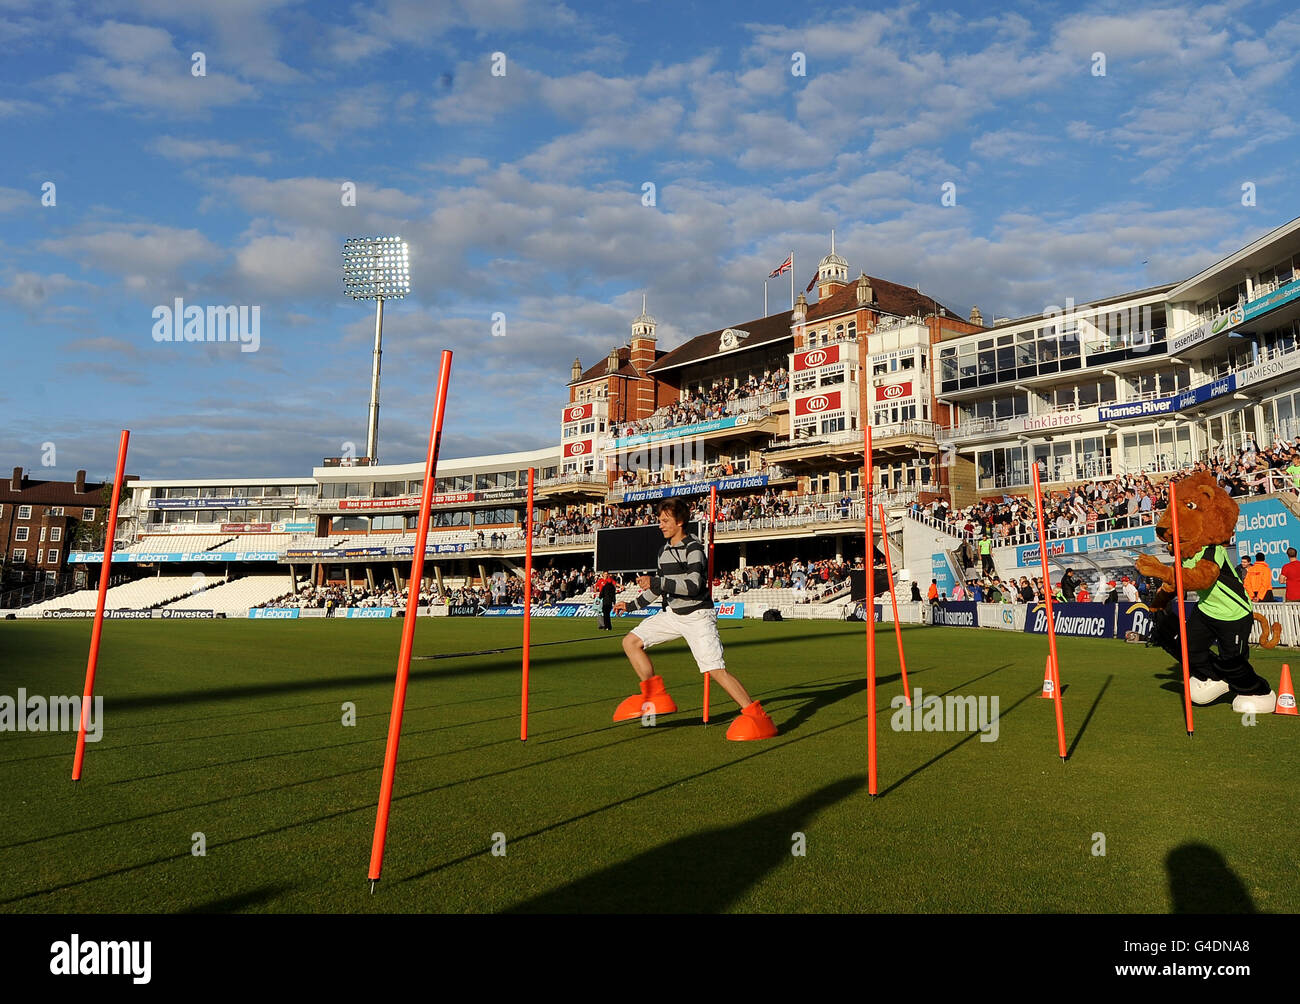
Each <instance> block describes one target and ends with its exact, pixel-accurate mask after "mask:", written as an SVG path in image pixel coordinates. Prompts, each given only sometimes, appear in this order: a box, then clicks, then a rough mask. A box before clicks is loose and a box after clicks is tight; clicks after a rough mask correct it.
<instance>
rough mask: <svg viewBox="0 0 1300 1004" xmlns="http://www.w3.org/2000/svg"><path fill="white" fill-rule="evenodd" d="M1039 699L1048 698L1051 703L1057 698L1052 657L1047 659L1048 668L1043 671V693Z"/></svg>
mask: <svg viewBox="0 0 1300 1004" xmlns="http://www.w3.org/2000/svg"><path fill="white" fill-rule="evenodd" d="M1038 696H1039V697H1046V698H1047V699H1048V700H1049V701H1050V700H1052V698H1054V697H1055V696H1056V684H1054V683H1053V682H1052V657H1051V656H1050V655H1049V656H1048V657H1047V668H1046V669H1045V670H1044V671H1043V692H1042V693H1041V694H1039V695H1038Z"/></svg>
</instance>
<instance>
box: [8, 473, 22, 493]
mask: <svg viewBox="0 0 1300 1004" xmlns="http://www.w3.org/2000/svg"><path fill="white" fill-rule="evenodd" d="M9 490H10V491H11V492H20V491H22V490H23V469H22V468H21V467H15V468H14V475H13V477H12V478H10V479H9Z"/></svg>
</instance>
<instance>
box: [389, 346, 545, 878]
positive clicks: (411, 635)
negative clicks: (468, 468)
mask: <svg viewBox="0 0 1300 1004" xmlns="http://www.w3.org/2000/svg"><path fill="white" fill-rule="evenodd" d="M450 378H451V350H450V349H443V351H442V364H441V367H440V368H439V372H438V396H437V400H436V403H435V404H434V406H433V425H432V427H431V428H430V430H429V452H428V455H427V456H426V457H425V458H424V484H423V486H422V487H421V491H420V522H419V525H418V528H417V529H416V532H415V554H414V555H413V556H412V557H411V577H410V579H409V581H408V582H407V585H406V620H405V622H404V623H403V624H402V649H401V652H400V653H399V654H398V657H397V683H396V685H395V686H394V688H393V709H392V712H391V713H390V714H389V717H388V745H387V746H386V747H385V749H384V777H383V781H382V782H381V783H380V786H379V808H378V811H377V812H376V814H375V838H374V841H373V843H372V844H371V846H370V872H369V875H370V891H371V892H372V893H373V892H374V891H375V883H376V882H378V881H379V873H380V872H381V871H382V870H383V867H384V842H385V841H386V840H387V839H388V810H389V809H390V808H391V806H392V801H393V778H394V777H395V776H396V775H397V747H398V744H399V743H400V742H401V739H402V712H403V710H404V709H405V707H406V683H407V680H408V679H409V678H410V675H411V649H412V647H413V646H414V644H415V614H416V611H417V609H418V608H419V604H420V580H421V579H422V578H423V577H424V547H425V544H426V543H427V542H428V539H429V510H430V509H431V508H432V505H433V481H434V478H435V477H436V476H437V473H438V448H439V447H440V446H441V445H442V420H443V414H444V412H445V410H446V406H447V383H448V381H449V380H450ZM529 529H530V530H531V527H530V528H529Z"/></svg>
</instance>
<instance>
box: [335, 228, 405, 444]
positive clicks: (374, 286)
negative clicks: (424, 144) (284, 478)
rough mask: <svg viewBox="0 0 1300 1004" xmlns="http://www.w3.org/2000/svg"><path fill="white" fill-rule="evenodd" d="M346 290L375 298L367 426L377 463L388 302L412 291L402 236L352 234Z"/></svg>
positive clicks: (345, 272) (357, 296)
mask: <svg viewBox="0 0 1300 1004" xmlns="http://www.w3.org/2000/svg"><path fill="white" fill-rule="evenodd" d="M343 289H344V291H345V292H346V293H347V294H348V296H350V297H352V299H354V300H374V301H375V358H374V366H373V367H372V369H371V373H370V421H369V424H368V425H367V427H366V456H367V457H369V458H370V463H371V464H374V463H375V461H376V459H377V455H378V452H379V359H380V356H381V355H383V351H382V348H381V345H382V338H383V327H384V301H385V300H400V299H401V298H402V297H404V296H406V294H407V293H409V292H410V291H411V273H410V268H409V266H408V264H407V247H406V242H405V241H404V240H402V238H400V237H349V238H348V239H347V240H346V241H345V242H344V244H343Z"/></svg>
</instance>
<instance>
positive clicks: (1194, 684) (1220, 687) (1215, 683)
mask: <svg viewBox="0 0 1300 1004" xmlns="http://www.w3.org/2000/svg"><path fill="white" fill-rule="evenodd" d="M1231 689H1232V688H1231V687H1229V686H1228V685H1227V683H1225V682H1224V681H1223V680H1198V679H1197V678H1196V677H1194V676H1193V677H1192V678H1191V688H1190V692H1191V695H1192V703H1193V704H1212V703H1213V702H1214V701H1217V700H1218V699H1219V698H1220V697H1222V696H1223V695H1224V694H1226V693H1227V692H1228V691H1229V690H1231Z"/></svg>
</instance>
